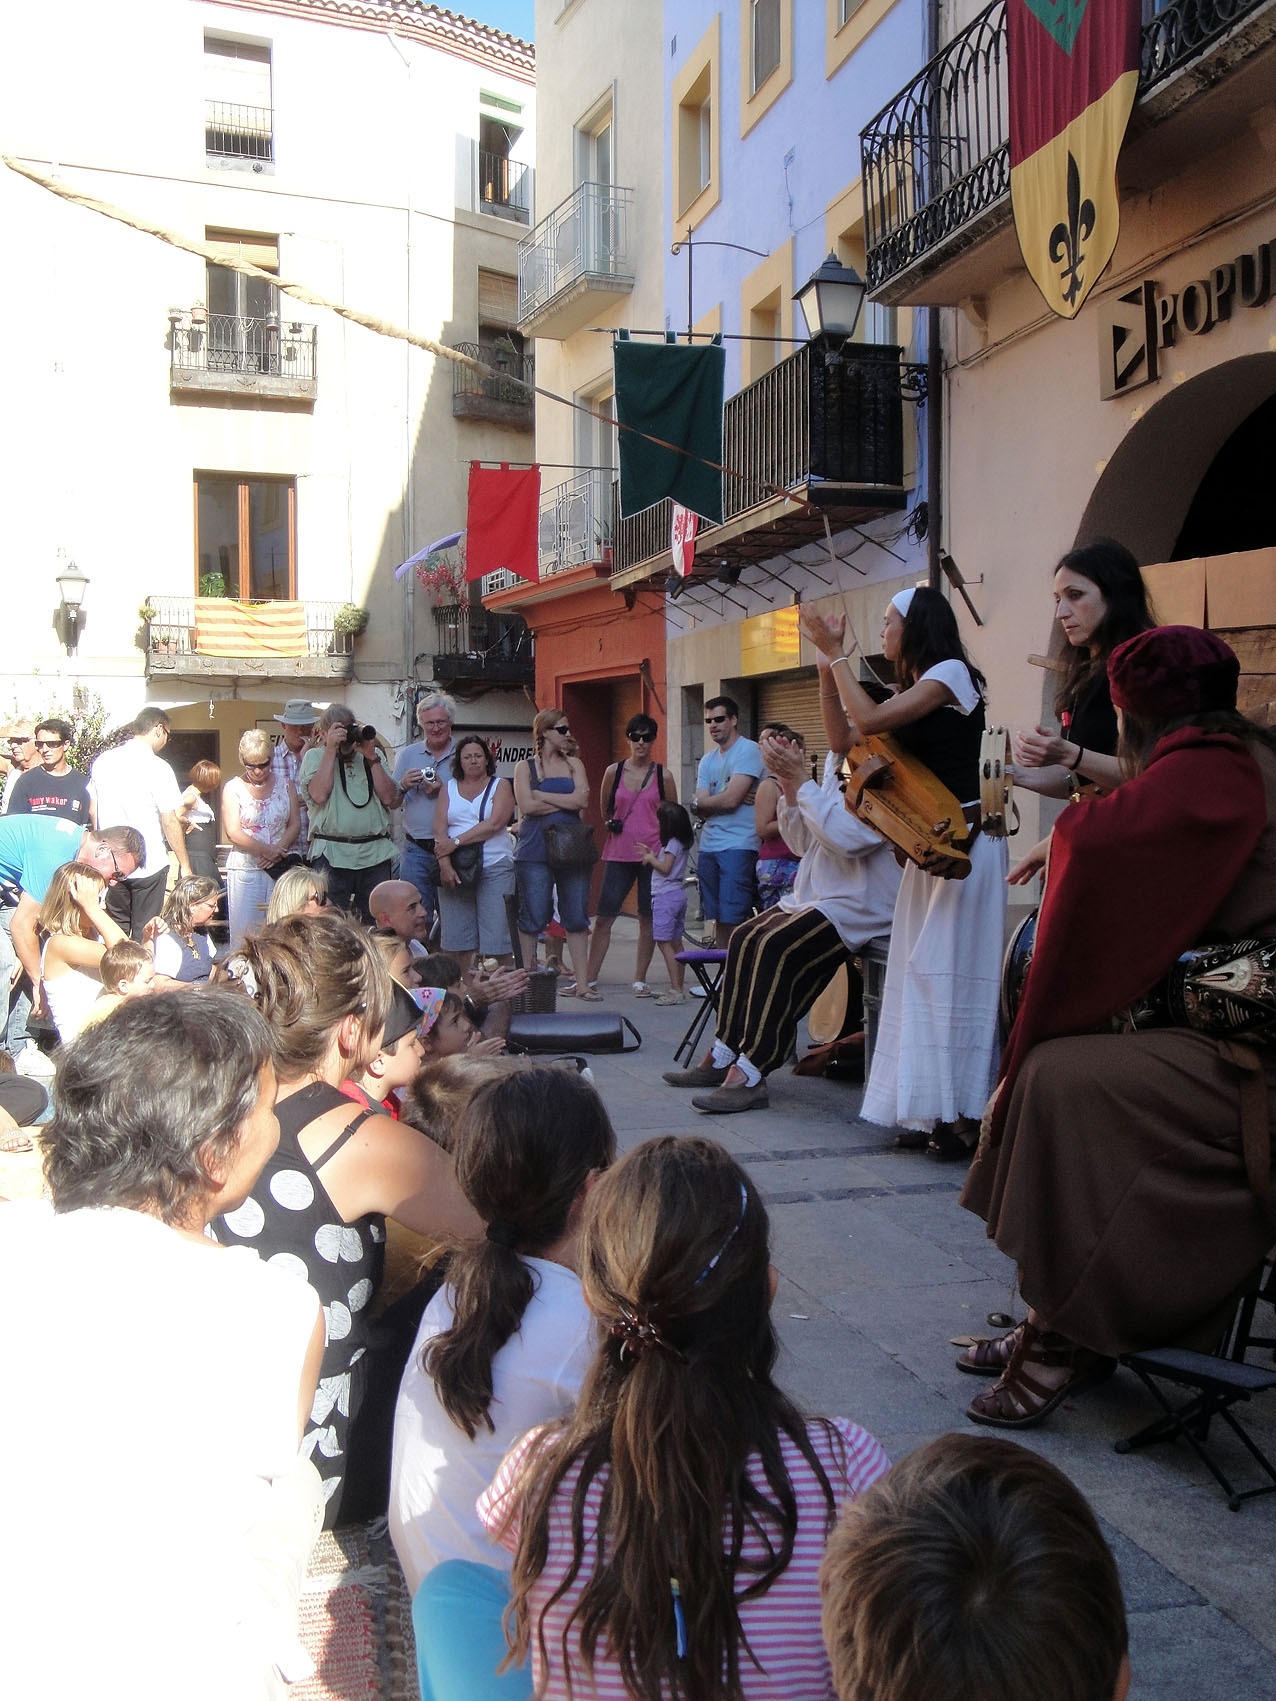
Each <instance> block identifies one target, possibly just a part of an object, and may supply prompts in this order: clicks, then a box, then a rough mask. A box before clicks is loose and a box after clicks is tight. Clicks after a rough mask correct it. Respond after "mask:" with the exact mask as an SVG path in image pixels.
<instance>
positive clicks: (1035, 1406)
mask: <svg viewBox="0 0 1276 1701" xmlns="http://www.w3.org/2000/svg"><path fill="white" fill-rule="evenodd" d="M1027 1364H1043V1365H1066V1366H1068V1367H1069V1368H1070V1369H1071V1371H1072V1373H1073V1374H1072V1375H1071V1376H1069V1377H1068V1379H1067V1381H1066V1382H1064V1383H1062V1384H1061V1385H1060V1386H1059V1387H1057V1388H1051V1387H1049V1386H1048V1385H1047V1384H1046V1383H1043V1382H1038V1381H1037V1380H1036V1378H1035V1377H1033V1376H1031V1375H1030V1374H1029V1373H1028V1371H1026V1370H1025V1369H1024V1366H1025V1365H1027ZM1115 1369H1116V1360H1115V1359H1114V1358H1105V1357H1104V1356H1103V1354H1102V1353H1096V1352H1091V1351H1090V1349H1089V1348H1088V1347H1079V1346H1077V1345H1076V1344H1075V1343H1074V1342H1072V1341H1070V1340H1069V1339H1068V1338H1067V1336H1066V1335H1058V1334H1054V1333H1052V1332H1050V1331H1045V1330H1041V1329H1038V1328H1036V1327H1035V1326H1034V1325H1033V1324H1031V1323H1025V1324H1024V1325H1023V1333H1022V1335H1021V1336H1020V1338H1019V1342H1018V1345H1017V1346H1016V1347H1015V1350H1014V1352H1013V1353H1012V1354H1011V1356H1010V1363H1009V1364H1008V1365H1007V1366H1006V1368H1005V1370H1004V1371H1003V1373H1002V1375H1001V1376H1000V1377H999V1379H998V1380H997V1381H996V1382H995V1383H994V1384H993V1386H992V1387H991V1388H986V1389H985V1390H984V1392H983V1393H982V1394H976V1395H975V1397H974V1399H973V1400H972V1401H971V1402H970V1404H969V1406H967V1408H966V1416H967V1417H968V1418H969V1419H970V1420H971V1422H972V1423H983V1424H987V1425H989V1426H990V1427H991V1428H993V1429H1032V1428H1033V1427H1034V1426H1035V1425H1036V1424H1039V1423H1041V1422H1043V1421H1044V1420H1045V1419H1046V1418H1048V1417H1049V1416H1050V1413H1051V1412H1052V1411H1054V1409H1055V1408H1056V1406H1061V1405H1062V1404H1063V1402H1064V1401H1065V1400H1066V1399H1068V1398H1069V1397H1070V1396H1071V1395H1075V1394H1079V1393H1081V1392H1082V1390H1083V1389H1085V1388H1093V1387H1095V1386H1096V1385H1097V1384H1098V1383H1100V1382H1106V1381H1107V1379H1108V1378H1109V1377H1110V1376H1111V1375H1112V1373H1113V1371H1114V1370H1115Z"/></svg>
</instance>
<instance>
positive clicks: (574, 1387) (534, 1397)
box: [390, 1066, 616, 1698]
mask: <svg viewBox="0 0 1276 1701" xmlns="http://www.w3.org/2000/svg"><path fill="white" fill-rule="evenodd" d="M454 1150H455V1152H456V1162H457V1180H458V1182H459V1183H460V1186H461V1190H462V1192H463V1193H464V1194H465V1197H466V1199H467V1200H468V1201H469V1202H470V1204H471V1205H472V1206H473V1207H474V1209H475V1211H476V1212H477V1213H478V1215H479V1216H480V1218H482V1220H483V1222H484V1223H485V1225H486V1232H485V1235H484V1238H483V1239H482V1240H479V1241H476V1242H470V1243H468V1244H462V1245H459V1246H458V1247H457V1248H456V1249H455V1250H454V1252H453V1254H452V1259H451V1263H450V1265H449V1268H448V1277H447V1283H446V1286H445V1287H444V1288H443V1289H442V1290H441V1291H440V1292H439V1293H438V1294H437V1295H436V1296H435V1298H434V1299H433V1300H432V1301H431V1302H430V1304H429V1306H428V1307H427V1308H426V1311H425V1314H424V1316H423V1317H422V1319H421V1326H420V1329H419V1331H418V1333H417V1338H416V1344H415V1345H414V1347H413V1349H412V1353H411V1355H410V1357H409V1360H408V1368H407V1370H406V1371H405V1373H404V1377H403V1383H402V1386H401V1388H400V1391H399V1400H398V1405H397V1407H396V1409H395V1419H394V1456H393V1465H392V1471H391V1489H390V1533H391V1536H392V1539H393V1541H394V1546H395V1550H396V1552H397V1553H398V1556H399V1561H400V1563H401V1565H402V1567H403V1572H404V1576H405V1577H406V1578H407V1581H408V1585H409V1587H410V1588H411V1589H412V1591H413V1593H414V1594H415V1593H416V1592H417V1589H418V1585H419V1584H421V1582H422V1580H423V1579H425V1578H426V1577H427V1574H429V1576H430V1577H431V1580H432V1586H433V1587H435V1588H437V1586H438V1582H439V1581H441V1582H442V1583H443V1584H445V1585H446V1583H447V1579H448V1577H453V1576H455V1574H456V1571H457V1562H461V1563H462V1564H464V1565H465V1566H467V1567H468V1568H469V1570H470V1571H471V1572H472V1571H473V1569H474V1568H475V1567H482V1568H493V1567H495V1568H498V1570H499V1572H500V1573H501V1575H499V1576H497V1577H496V1578H493V1577H492V1576H491V1575H489V1576H488V1577H487V1579H486V1580H484V1579H483V1578H482V1577H480V1578H479V1580H478V1585H479V1587H480V1588H483V1587H487V1588H488V1589H489V1591H490V1593H491V1595H492V1598H493V1600H494V1602H495V1610H494V1612H492V1613H490V1614H489V1615H488V1616H487V1628H488V1629H489V1631H491V1632H492V1633H493V1635H494V1642H493V1651H492V1656H491V1659H490V1662H489V1663H488V1665H487V1668H486V1669H487V1670H488V1672H489V1673H490V1674H494V1673H495V1671H496V1668H497V1666H498V1665H499V1664H500V1663H501V1661H502V1660H503V1658H504V1656H505V1653H506V1651H507V1648H506V1643H505V1640H504V1636H503V1634H502V1632H501V1629H500V1614H501V1610H502V1609H503V1607H504V1605H505V1604H506V1603H507V1601H508V1598H509V1595H508V1586H507V1584H506V1581H505V1576H504V1574H505V1573H507V1572H508V1569H509V1559H508V1558H507V1557H506V1556H505V1555H504V1554H503V1553H502V1552H501V1550H500V1549H498V1548H494V1547H492V1546H491V1544H490V1542H489V1540H488V1537H487V1534H486V1532H485V1530H484V1528H483V1526H482V1524H481V1523H480V1522H479V1519H478V1515H477V1513H476V1511H475V1502H476V1501H477V1499H478V1497H479V1495H480V1493H481V1492H482V1491H483V1490H484V1489H485V1488H486V1487H487V1485H488V1484H489V1483H490V1482H491V1480H492V1478H493V1476H494V1475H495V1474H496V1470H497V1468H498V1466H499V1465H500V1462H501V1460H502V1459H503V1458H504V1456H505V1454H506V1452H507V1451H508V1450H509V1448H510V1447H511V1446H512V1445H513V1444H514V1442H515V1441H516V1440H517V1439H518V1438H519V1436H521V1435H522V1434H524V1433H525V1432H526V1431H527V1430H529V1429H531V1428H533V1427H534V1426H536V1425H538V1424H542V1423H545V1422H547V1421H549V1420H552V1419H557V1418H561V1417H562V1416H563V1414H564V1413H566V1412H568V1411H570V1409H571V1408H572V1406H573V1405H574V1404H575V1401H576V1397H577V1394H578V1393H579V1391H580V1386H581V1382H582V1381H583V1379H584V1375H585V1372H586V1369H587V1368H588V1366H589V1363H590V1360H591V1358H592V1356H593V1334H594V1330H593V1324H592V1320H591V1317H590V1313H589V1310H588V1308H587V1307H586V1305H585V1301H584V1298H583V1297H582V1294H581V1286H580V1279H579V1277H578V1276H577V1274H576V1262H577V1257H576V1247H577V1234H578V1229H579V1219H580V1215H581V1210H582V1207H583V1205H584V1201H585V1195H586V1193H587V1191H588V1190H589V1188H590V1186H591V1184H592V1181H593V1180H594V1178H595V1177H596V1176H597V1175H598V1173H599V1172H600V1171H602V1170H605V1169H606V1168H607V1166H608V1165H609V1164H610V1163H611V1162H612V1160H613V1159H614V1157H615V1154H616V1137H615V1134H614V1133H613V1132H612V1127H611V1123H610V1122H609V1121H608V1119H607V1113H606V1111H605V1110H604V1109H603V1105H602V1100H601V1099H600V1098H599V1097H598V1094H597V1093H596V1092H595V1091H594V1089H593V1088H592V1087H591V1086H590V1085H589V1084H588V1082H586V1081H583V1080H582V1079H581V1078H580V1076H579V1075H577V1074H574V1073H572V1072H569V1071H568V1070H566V1069H563V1068H561V1067H557V1066H549V1067H543V1068H533V1069H519V1070H516V1071H513V1072H510V1073H505V1074H502V1075H499V1076H498V1077H497V1078H496V1079H494V1080H488V1081H486V1082H484V1084H483V1085H481V1086H480V1087H479V1088H478V1090H477V1091H476V1092H475V1093H474V1094H473V1096H472V1098H470V1100H469V1102H468V1104H467V1105H466V1106H465V1108H464V1110H463V1111H462V1112H461V1115H460V1118H459V1120H458V1122H457V1126H456V1130H455V1135H454ZM449 1561H450V1562H453V1563H452V1564H450V1565H449V1564H446V1563H445V1562H449ZM440 1567H442V1568H443V1569H444V1572H445V1575H444V1576H443V1577H442V1578H441V1579H438V1580H435V1579H433V1572H434V1571H435V1570H436V1569H437V1568H440ZM473 1583H474V1578H473V1576H470V1577H469V1578H468V1579H465V1578H462V1584H473ZM473 1593H474V1591H473V1589H472V1588H471V1589H470V1595H471V1599H472V1597H473ZM428 1597H429V1587H427V1599H428ZM421 1610H422V1611H423V1612H425V1613H426V1614H427V1618H426V1621H425V1622H424V1623H423V1625H422V1627H421V1629H420V1631H419V1633H418V1637H417V1645H418V1650H419V1654H420V1658H421V1662H422V1668H423V1671H422V1694H423V1695H424V1696H430V1695H436V1694H441V1693H443V1692H444V1691H445V1689H446V1682H445V1680H443V1679H441V1678H440V1676H439V1674H438V1673H437V1672H436V1673H435V1674H434V1675H433V1676H431V1675H430V1673H429V1671H428V1662H429V1660H430V1658H431V1656H432V1654H433V1653H435V1652H437V1651H438V1648H439V1643H440V1639H439V1637H438V1636H437V1635H436V1634H435V1633H434V1631H433V1629H432V1628H431V1626H430V1624H429V1620H428V1614H429V1612H430V1607H429V1606H428V1604H423V1605H422V1608H421ZM476 1610H477V1609H476ZM444 1616H445V1617H446V1618H447V1619H448V1620H449V1621H450V1623H451V1624H452V1626H453V1628H454V1627H455V1623H456V1611H455V1606H454V1602H453V1599H452V1597H451V1596H449V1604H448V1606H447V1608H446V1610H445V1613H444ZM479 1634H480V1631H479V1629H478V1627H477V1625H476V1624H471V1623H467V1626H466V1630H465V1635H464V1637H463V1638H462V1640H463V1642H464V1644H465V1646H464V1654H465V1663H466V1668H467V1670H466V1687H464V1688H463V1690H462V1691H461V1692H462V1693H464V1694H465V1695H466V1696H467V1697H473V1698H476V1697H479V1696H485V1695H486V1694H487V1693H488V1691H487V1690H485V1689H483V1687H482V1685H481V1682H480V1678H479V1675H478V1672H479V1668H480V1667H481V1666H482V1665H483V1661H482V1658H481V1656H480V1652H479V1647H478V1642H477V1639H478V1637H479ZM523 1687H524V1692H525V1691H526V1680H524V1684H523ZM492 1693H494V1694H500V1693H502V1690H501V1689H500V1687H499V1686H498V1687H497V1689H495V1690H493V1691H492Z"/></svg>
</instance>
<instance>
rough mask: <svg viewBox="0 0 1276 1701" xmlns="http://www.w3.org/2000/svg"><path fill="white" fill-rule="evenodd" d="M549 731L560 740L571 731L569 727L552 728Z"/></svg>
mask: <svg viewBox="0 0 1276 1701" xmlns="http://www.w3.org/2000/svg"><path fill="white" fill-rule="evenodd" d="M549 730H550V731H551V732H556V733H557V734H558V736H559V737H560V738H566V737H567V735H568V734H569V733H570V732H571V730H572V729H571V728H570V727H569V726H552V727H550V729H549Z"/></svg>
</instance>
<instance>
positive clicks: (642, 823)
mask: <svg viewBox="0 0 1276 1701" xmlns="http://www.w3.org/2000/svg"><path fill="white" fill-rule="evenodd" d="M659 731H660V728H659V727H658V726H657V725H656V723H655V721H653V720H652V718H651V716H650V715H633V716H631V718H630V721H629V725H628V726H627V727H626V728H625V738H626V741H627V742H628V745H629V754H628V756H625V757H622V759H621V760H620V761H619V762H613V763H612V765H611V767H610V768H608V770H607V772H606V773H605V774H604V775H603V783H602V788H601V790H600V792H599V800H600V805H601V808H602V814H603V822H604V824H605V826H606V829H607V839H606V843H605V844H604V845H603V863H604V868H603V885H602V891H601V892H600V893H599V895H598V913H597V915H596V916H595V917H594V936H593V938H592V939H591V940H590V943H589V987H590V991H591V992H592V991H594V990H596V987H597V982H598V975H599V972H600V971H601V969H602V966H603V958H604V957H606V955H607V947H608V946H609V945H610V944H611V924H612V922H613V921H615V919H616V917H617V916H618V915H619V914H620V906H621V905H622V904H623V903H624V901H625V899H626V898H627V897H628V895H629V891H630V888H631V887H632V886H633V883H634V881H635V880H636V881H637V882H638V956H637V958H636V960H635V962H634V981H633V990H634V994H635V996H636V997H638V998H653V997H654V996H655V989H654V988H653V987H650V986H648V984H647V971H648V969H649V968H650V967H651V958H652V953H653V952H654V951H655V949H656V942H655V938H654V936H653V934H652V931H651V869H650V867H649V866H647V865H646V864H645V863H644V862H643V860H642V851H641V850H640V849H639V846H640V845H658V844H660V843H661V839H660V827H659V825H658V823H657V821H656V811H657V810H658V809H659V808H660V805H661V804H662V803H677V801H678V788H677V786H676V785H675V784H674V779H673V775H672V774H670V773H668V772H667V771H666V770H665V769H664V767H662V766H661V764H660V763H659V762H657V761H655V759H654V756H655V749H656V737H657V735H658V733H659Z"/></svg>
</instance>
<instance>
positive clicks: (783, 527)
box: [611, 343, 907, 589]
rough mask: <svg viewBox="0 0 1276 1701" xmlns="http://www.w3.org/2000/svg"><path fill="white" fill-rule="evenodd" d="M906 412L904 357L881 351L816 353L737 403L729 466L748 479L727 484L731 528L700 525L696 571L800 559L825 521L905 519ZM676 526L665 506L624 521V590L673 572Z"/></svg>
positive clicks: (740, 395)
mask: <svg viewBox="0 0 1276 1701" xmlns="http://www.w3.org/2000/svg"><path fill="white" fill-rule="evenodd" d="M903 402H904V396H903V371H902V368H901V366H900V350H899V349H898V348H895V347H893V346H890V345H887V344H876V343H852V344H850V345H849V346H848V347H847V349H846V351H845V355H844V356H831V355H830V353H829V351H828V350H827V348H826V347H825V346H824V344H822V343H806V344H804V345H803V347H801V348H800V349H798V350H797V352H796V353H795V354H791V355H790V356H789V358H788V359H787V360H784V361H781V362H780V364H779V365H778V366H775V367H772V369H771V371H770V372H767V373H764V374H763V376H762V377H761V378H759V379H757V380H756V381H755V382H754V383H752V384H750V385H749V386H748V388H747V389H744V390H740V391H738V392H737V394H736V395H734V396H732V397H730V398H729V400H728V401H727V404H726V406H725V407H724V409H723V418H722V464H723V465H724V466H725V467H729V468H731V469H732V471H733V472H735V473H737V474H738V475H740V476H737V477H731V478H724V479H723V481H722V513H723V518H722V524H721V525H720V526H711V525H706V524H705V523H704V522H703V521H702V522H701V525H700V530H699V532H698V533H697V535H696V566H697V568H699V567H700V565H701V563H702V559H703V560H707V559H712V562H713V564H714V566H715V567H716V566H717V565H718V564H720V563H725V564H726V565H727V566H737V565H740V566H743V565H747V564H748V563H749V562H755V561H766V560H769V559H770V558H771V557H772V556H775V555H779V554H781V553H782V552H783V551H785V550H792V549H799V548H801V547H802V545H803V544H807V543H810V542H811V541H812V540H813V539H816V538H822V537H823V536H824V535H825V534H824V518H825V516H827V517H828V520H829V523H830V525H832V526H833V527H834V529H836V528H837V526H838V525H839V524H840V525H843V526H845V525H847V524H851V523H854V524H856V525H859V524H862V523H863V522H864V521H866V520H870V519H873V518H875V517H876V516H878V515H879V514H884V513H887V512H889V511H891V510H893V509H899V508H903V507H904V506H905V504H906V502H907V492H906V490H905V488H904V472H903V465H904V433H903ZM786 491H787V492H791V495H792V497H793V498H796V500H791V499H790V497H789V496H786V495H785V494H783V493H784V492H786ZM671 517H672V512H671V506H670V504H669V503H668V502H662V503H660V504H659V505H658V506H657V507H655V508H651V509H648V510H647V511H646V512H644V513H642V514H636V515H634V516H633V517H632V518H630V519H627V520H621V521H620V522H619V526H618V529H617V533H616V541H615V549H614V560H613V570H612V581H611V582H612V585H613V587H614V588H616V589H619V588H620V587H622V586H624V585H630V584H636V583H637V582H638V581H639V580H641V579H645V578H648V577H651V576H652V575H654V574H659V575H660V576H661V577H662V578H663V576H664V575H665V574H666V573H667V572H668V571H669V568H670V559H669V528H670V520H671Z"/></svg>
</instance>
